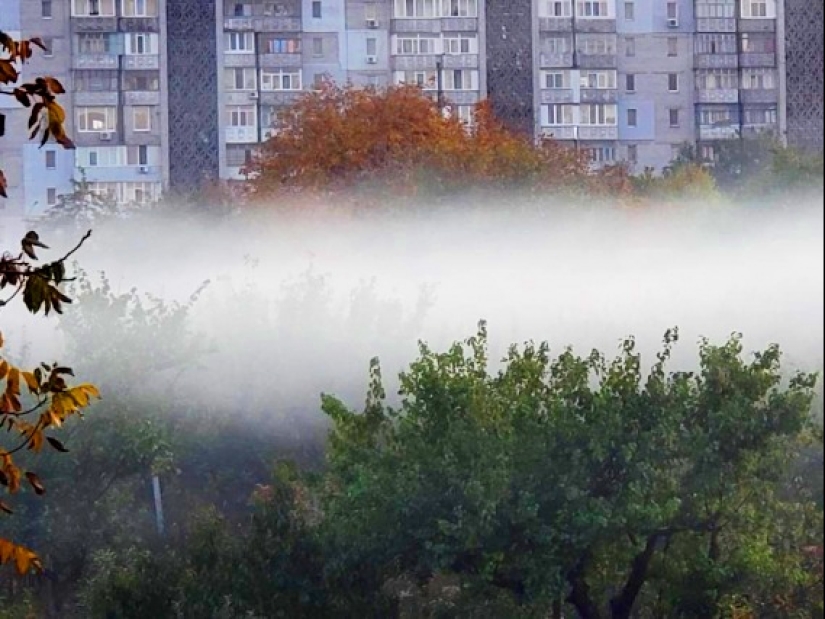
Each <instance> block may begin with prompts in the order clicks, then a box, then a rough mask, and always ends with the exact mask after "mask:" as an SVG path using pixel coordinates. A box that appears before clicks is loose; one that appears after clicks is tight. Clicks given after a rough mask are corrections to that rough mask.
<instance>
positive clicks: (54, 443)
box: [46, 436, 69, 454]
mask: <svg viewBox="0 0 825 619" xmlns="http://www.w3.org/2000/svg"><path fill="white" fill-rule="evenodd" d="M46 440H47V441H48V442H49V445H51V446H52V447H54V448H55V449H56V450H57V451H59V452H60V453H64V454H65V453H69V450H68V449H66V447H65V446H64V445H63V443H61V442H60V441H58V440H57V439H56V438H54V437H53V436H47V437H46Z"/></svg>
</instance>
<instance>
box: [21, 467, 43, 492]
mask: <svg viewBox="0 0 825 619" xmlns="http://www.w3.org/2000/svg"><path fill="white" fill-rule="evenodd" d="M26 479H27V480H28V481H29V484H31V487H32V488H33V489H34V492H35V494H38V495H43V494H46V488H45V487H44V486H43V483H42V482H41V481H40V478H39V477H38V476H37V475H36V474H35V473H32V472H31V471H26Z"/></svg>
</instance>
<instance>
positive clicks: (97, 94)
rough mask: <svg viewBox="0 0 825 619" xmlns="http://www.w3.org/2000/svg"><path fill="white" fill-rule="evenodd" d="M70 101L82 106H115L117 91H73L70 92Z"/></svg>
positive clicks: (116, 103)
mask: <svg viewBox="0 0 825 619" xmlns="http://www.w3.org/2000/svg"><path fill="white" fill-rule="evenodd" d="M72 103H74V104H75V105H83V106H95V105H100V106H104V107H117V105H118V96H117V91H116V90H105V91H75V92H74V93H72Z"/></svg>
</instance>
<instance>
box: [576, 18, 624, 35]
mask: <svg viewBox="0 0 825 619" xmlns="http://www.w3.org/2000/svg"><path fill="white" fill-rule="evenodd" d="M576 30H577V31H578V32H616V20H615V19H585V18H579V19H577V20H576Z"/></svg>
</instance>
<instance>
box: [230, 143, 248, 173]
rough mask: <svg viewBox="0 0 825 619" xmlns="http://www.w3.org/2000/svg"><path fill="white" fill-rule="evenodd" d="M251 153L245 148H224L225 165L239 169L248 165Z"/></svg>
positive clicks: (232, 146) (233, 146) (231, 146)
mask: <svg viewBox="0 0 825 619" xmlns="http://www.w3.org/2000/svg"><path fill="white" fill-rule="evenodd" d="M251 160H252V151H251V150H250V149H248V148H246V147H245V146H240V147H239V146H235V145H230V146H227V147H226V165H228V166H231V167H234V168H240V167H241V166H245V165H246V164H248V163H250V161H251Z"/></svg>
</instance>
